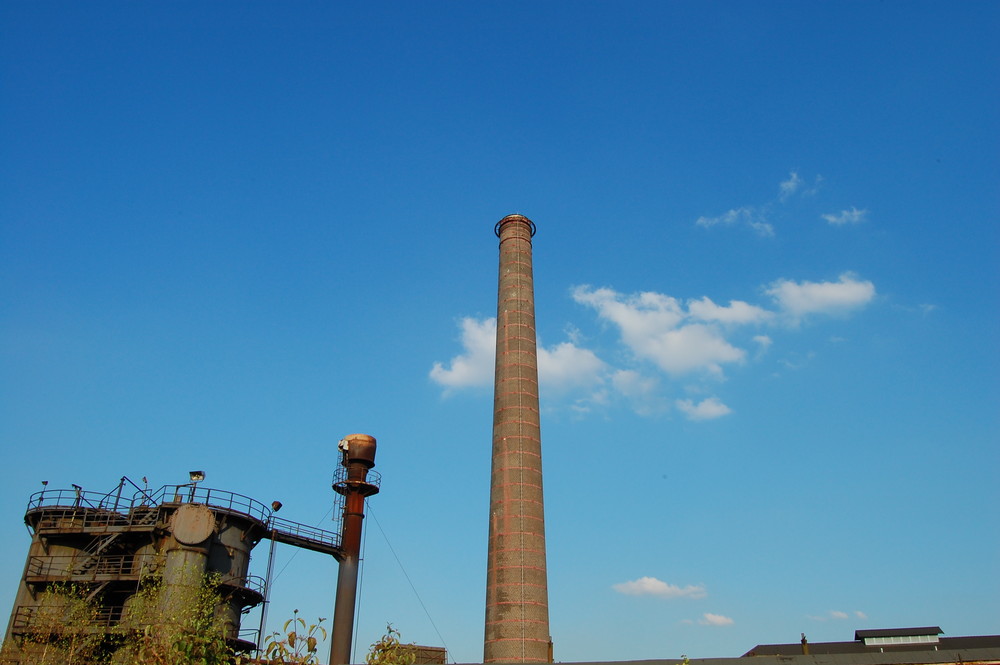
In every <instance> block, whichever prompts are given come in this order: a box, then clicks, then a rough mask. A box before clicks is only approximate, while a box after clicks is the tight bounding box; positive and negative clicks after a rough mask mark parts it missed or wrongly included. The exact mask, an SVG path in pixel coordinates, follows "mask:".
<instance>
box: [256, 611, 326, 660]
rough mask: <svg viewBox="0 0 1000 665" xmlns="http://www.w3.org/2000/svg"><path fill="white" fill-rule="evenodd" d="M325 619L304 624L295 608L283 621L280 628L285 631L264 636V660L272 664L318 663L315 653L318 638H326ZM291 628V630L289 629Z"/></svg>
mask: <svg viewBox="0 0 1000 665" xmlns="http://www.w3.org/2000/svg"><path fill="white" fill-rule="evenodd" d="M324 621H326V619H322V618H321V619H319V620H318V621H317V622H316V623H314V624H311V625H309V626H306V622H305V620H304V619H302V618H301V617H299V611H298V610H295V612H293V616H292V618H291V619H289V620H288V621H286V622H285V625H284V627H283V628H282V629H281V630H282V632H283V633H285V635H284V637H282V635H281V633H278V632H274V633H271V634H270V635H268V636H267V637H265V638H264V659H266V660H265V662H267V663H269V664H273V665H279V664H284V663H289V664H290V663H294V664H295V665H315V664H318V663H319V657H318V656H317V655H316V651H317V648H318V647H319V642H320V640H325V639H326V629H325V628H323V626H322V625H320V624H322V623H323V622H324ZM289 628H291V630H289Z"/></svg>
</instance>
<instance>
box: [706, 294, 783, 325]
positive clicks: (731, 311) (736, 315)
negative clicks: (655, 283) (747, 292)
mask: <svg viewBox="0 0 1000 665" xmlns="http://www.w3.org/2000/svg"><path fill="white" fill-rule="evenodd" d="M688 313H690V315H691V316H693V317H694V318H696V319H701V320H702V321H718V322H719V323H760V322H763V321H767V320H768V319H769V318H771V317H772V316H774V314H773V313H772V312H769V311H767V310H766V309H762V308H760V307H757V306H756V305H751V304H749V303H745V302H743V301H742V300H730V301H729V305H728V306H727V307H723V306H721V305H716V304H715V303H714V302H712V301H711V300H710V299H709V297H708V296H703V297H702V299H701V300H691V301H688Z"/></svg>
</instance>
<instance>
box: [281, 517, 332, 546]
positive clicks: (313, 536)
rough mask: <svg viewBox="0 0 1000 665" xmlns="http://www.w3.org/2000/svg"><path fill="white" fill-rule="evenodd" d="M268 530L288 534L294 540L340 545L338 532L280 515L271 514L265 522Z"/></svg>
mask: <svg viewBox="0 0 1000 665" xmlns="http://www.w3.org/2000/svg"><path fill="white" fill-rule="evenodd" d="M267 529H268V531H273V532H276V533H278V534H281V535H284V536H289V537H291V538H292V539H294V540H302V541H306V542H310V543H318V544H320V545H325V546H327V547H340V534H339V533H335V532H333V531H326V530H325V529H320V528H318V527H314V526H309V525H307V524H299V523H298V522H292V521H290V520H285V519H281V518H280V517H275V516H273V515H272V516H271V519H270V521H268V523H267Z"/></svg>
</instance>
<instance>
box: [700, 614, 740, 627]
mask: <svg viewBox="0 0 1000 665" xmlns="http://www.w3.org/2000/svg"><path fill="white" fill-rule="evenodd" d="M698 623H700V624H701V625H703V626H731V625H733V620H732V619H730V618H729V617H727V616H722V615H721V614H712V613H711V612H705V613H704V614H702V615H701V619H700V620H699V621H698Z"/></svg>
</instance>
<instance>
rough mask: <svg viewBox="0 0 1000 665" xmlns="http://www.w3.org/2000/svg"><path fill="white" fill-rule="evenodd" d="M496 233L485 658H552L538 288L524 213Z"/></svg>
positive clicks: (503, 222) (532, 229)
mask: <svg viewBox="0 0 1000 665" xmlns="http://www.w3.org/2000/svg"><path fill="white" fill-rule="evenodd" d="M494 230H495V231H496V234H497V236H499V238H500V280H499V282H500V285H499V290H498V296H497V358H496V379H495V386H494V397H493V471H492V476H491V479H490V536H489V554H488V559H487V568H486V637H485V642H484V648H483V662H484V663H497V662H500V663H547V662H551V645H550V637H549V599H548V583H547V576H546V572H545V516H544V510H543V504H542V449H541V434H540V429H539V414H538V355H537V350H536V345H535V292H534V282H533V278H532V271H531V238H532V236H534V235H535V225H534V223H533V222H532V221H531V220H530V219H528V218H527V217H523V216H521V215H508V216H506V217H504V218H503V219H501V220H500V221H499V222H497V225H496V227H495V229H494Z"/></svg>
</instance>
